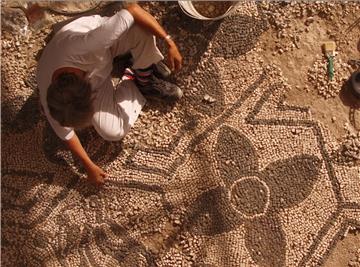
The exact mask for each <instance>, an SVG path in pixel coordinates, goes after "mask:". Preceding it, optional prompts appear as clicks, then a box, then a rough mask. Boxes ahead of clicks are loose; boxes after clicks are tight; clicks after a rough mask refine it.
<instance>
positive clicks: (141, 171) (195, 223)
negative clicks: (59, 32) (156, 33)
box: [1, 5, 360, 266]
mask: <svg viewBox="0 0 360 267" xmlns="http://www.w3.org/2000/svg"><path fill="white" fill-rule="evenodd" d="M174 8H175V7H174ZM170 11H171V8H170ZM168 13H169V14H173V15H170V17H168V18H167V19H170V20H171V19H172V20H177V22H179V23H178V24H177V27H180V32H182V31H183V32H186V33H187V34H186V35H185V34H183V35H182V34H180V35H179V36H178V42H179V44H180V48H181V49H182V51H183V53H184V57H185V58H186V60H187V63H188V64H186V65H185V67H184V70H183V71H182V72H181V73H180V74H179V75H178V77H177V78H176V81H177V83H178V84H179V85H180V86H181V87H182V88H183V89H184V91H185V97H184V99H183V100H181V102H180V103H178V104H177V105H176V107H175V108H174V111H173V112H174V113H173V114H174V115H171V116H173V117H174V118H173V121H176V122H177V123H176V124H175V125H177V126H176V128H173V129H172V131H169V133H168V134H167V135H166V138H162V139H160V140H158V141H157V143H156V145H152V144H150V145H149V144H146V143H142V142H139V143H137V144H135V145H134V146H131V147H130V146H127V145H126V144H127V143H130V139H132V138H133V137H134V136H135V135H136V132H139V131H146V129H147V128H146V125H145V126H144V121H143V120H142V119H141V118H140V121H139V122H138V124H137V125H136V126H135V128H134V129H133V132H132V133H130V134H129V136H128V137H127V138H125V140H124V141H123V142H121V143H108V142H105V141H102V140H101V139H100V138H99V137H97V136H96V134H95V133H94V132H93V131H85V132H84V133H82V134H81V135H80V136H81V139H82V142H83V143H84V146H85V147H86V149H87V150H88V151H89V154H90V156H91V157H92V158H93V159H94V161H95V162H97V163H98V164H99V165H101V166H102V167H103V168H104V169H106V171H107V172H108V174H109V178H108V181H107V183H106V185H105V187H104V188H103V189H102V190H98V189H95V188H93V187H91V186H89V185H88V183H87V182H86V181H85V180H84V179H83V178H84V174H83V173H82V172H81V170H79V167H78V164H77V162H76V161H74V160H73V159H72V157H71V155H69V153H67V152H64V150H63V148H62V147H61V145H60V144H59V142H58V141H56V139H55V136H54V134H53V133H52V131H51V129H50V128H49V126H48V125H47V122H46V120H45V119H44V117H43V116H42V115H40V113H39V112H38V109H37V95H36V93H34V92H31V91H28V93H29V94H30V96H29V97H28V98H27V101H26V102H25V104H22V105H21V107H19V109H20V111H19V113H18V114H17V115H16V116H13V117H11V116H10V115H9V116H7V114H4V117H3V130H2V197H1V198H2V264H3V266H319V265H321V264H322V263H323V262H324V260H325V259H326V256H327V255H328V253H329V252H330V251H331V249H332V248H333V247H334V245H335V244H336V241H337V240H338V239H339V238H340V237H341V236H342V235H343V234H344V233H345V232H346V231H347V230H348V229H349V227H353V226H357V227H360V184H359V182H358V181H359V180H358V177H359V168H353V167H346V166H342V165H338V164H336V163H335V162H333V161H332V159H331V157H330V155H331V152H332V151H335V150H336V149H337V148H338V147H337V144H336V143H335V142H334V140H332V137H331V136H330V135H329V134H328V132H327V131H325V130H324V129H323V127H322V126H321V125H320V124H319V123H318V122H316V121H314V120H313V119H311V115H310V113H309V111H308V110H307V109H306V108H303V107H295V106H289V105H287V104H286V103H284V101H283V95H284V93H285V92H286V90H287V89H288V88H287V85H286V83H285V82H284V81H283V78H282V75H281V73H280V71H279V70H278V69H277V68H276V66H264V65H263V63H262V60H261V58H259V57H258V56H257V45H256V42H257V39H258V37H259V36H260V34H261V33H262V31H264V30H266V23H265V22H264V20H263V19H262V16H261V12H259V11H258V10H257V7H256V5H249V6H247V7H246V8H244V9H241V10H239V11H238V12H237V13H236V14H235V15H233V16H231V17H230V18H228V19H226V20H224V21H223V22H218V23H213V24H200V23H198V24H197V23H192V22H193V21H192V20H189V19H185V18H184V17H181V16H180V17H179V16H178V15H179V14H178V13H177V12H175V11H174V12H168ZM250 14H251V15H250ZM230 26H231V27H230ZM166 27H167V28H168V29H169V31H170V32H171V30H172V28H171V27H175V26H171V25H166ZM204 32H205V33H204ZM10 65H11V64H10ZM30 77H31V76H30ZM29 90H30V89H29ZM204 94H208V95H210V96H211V97H213V98H214V99H215V102H213V103H207V102H206V101H204V100H203V97H204ZM2 103H4V104H5V111H6V107H7V106H6V105H7V99H6V94H5V95H3V97H2ZM20 103H21V101H20ZM15 104H16V103H15ZM145 112H146V111H145ZM169 114H171V112H170V113H162V115H160V116H159V118H158V119H159V120H162V119H163V118H164V117H165V116H170V115H169ZM171 116H170V117H171ZM171 125H172V124H171V120H170V122H166V123H165V125H164V128H166V127H170V126H171ZM157 129H160V130H161V128H157ZM149 131H154V133H156V131H157V130H156V129H155V130H151V129H149ZM19 255H21V256H19Z"/></svg>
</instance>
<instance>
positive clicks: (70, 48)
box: [37, 9, 134, 140]
mask: <svg viewBox="0 0 360 267" xmlns="http://www.w3.org/2000/svg"><path fill="white" fill-rule="evenodd" d="M133 23H134V18H133V17H132V15H131V14H130V13H129V11H127V10H126V9H123V10H121V11H119V12H118V13H116V14H115V15H114V16H112V17H101V16H99V15H94V16H87V17H82V18H79V19H76V20H74V21H72V22H70V23H69V24H67V25H65V26H64V27H63V28H61V29H60V30H59V31H58V32H57V33H56V34H55V36H54V37H53V38H52V40H51V41H50V42H49V43H48V45H47V46H46V47H45V49H44V50H43V53H42V55H41V59H40V60H39V62H38V67H37V83H38V87H39V90H40V101H41V104H42V106H43V108H44V112H45V115H46V117H47V119H48V121H49V123H50V125H51V126H52V128H53V129H54V131H55V133H56V134H57V135H58V136H59V137H60V138H61V139H62V140H69V139H71V138H72V137H73V136H74V129H73V128H70V127H63V126H61V125H60V124H59V122H58V121H56V120H55V119H54V118H52V116H51V115H50V112H49V108H48V104H47V100H46V96H47V89H48V87H49V86H50V84H51V80H52V76H53V73H54V72H55V71H56V70H57V69H60V68H63V67H73V68H78V69H81V70H83V71H85V72H86V73H87V77H88V78H89V80H90V84H91V86H92V88H93V90H101V87H102V85H103V83H104V82H105V81H106V80H107V79H109V76H110V75H111V71H112V60H113V58H112V55H111V53H110V49H109V48H110V47H111V46H112V44H113V43H114V42H115V41H116V40H117V39H118V38H119V36H121V35H122V34H123V33H124V32H125V31H127V30H128V29H129V28H130V27H131V26H132V24H133Z"/></svg>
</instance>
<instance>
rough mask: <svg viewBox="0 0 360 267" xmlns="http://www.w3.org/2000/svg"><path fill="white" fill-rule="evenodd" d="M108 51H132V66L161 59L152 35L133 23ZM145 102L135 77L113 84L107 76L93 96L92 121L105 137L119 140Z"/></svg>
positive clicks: (115, 52) (136, 67) (137, 67)
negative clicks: (94, 96) (134, 79)
mask: <svg viewBox="0 0 360 267" xmlns="http://www.w3.org/2000/svg"><path fill="white" fill-rule="evenodd" d="M110 51H111V54H112V56H113V58H114V57H116V56H119V55H125V54H128V53H131V55H132V57H133V69H144V68H148V67H149V66H151V65H152V64H154V63H157V62H159V61H160V60H162V59H164V57H163V55H162V54H161V52H160V51H159V49H158V48H157V47H156V40H155V36H153V35H152V34H151V33H149V32H147V31H145V30H143V29H141V28H140V27H139V26H137V25H135V24H134V25H133V26H132V27H131V28H130V29H129V30H128V31H127V32H126V33H124V34H123V35H122V36H121V37H120V38H119V39H118V41H117V42H116V43H115V44H114V45H113V46H112V47H111V49H110ZM144 104H145V98H144V97H143V96H142V94H141V93H140V91H139V89H138V88H137V87H136V85H135V83H134V81H132V80H123V81H122V82H121V83H120V84H119V85H118V86H117V87H116V88H115V87H114V86H113V84H112V81H111V77H109V79H108V80H106V81H105V82H104V85H103V86H102V89H101V90H99V92H97V95H96V98H95V100H94V105H95V107H94V108H95V113H94V116H93V118H92V125H93V126H94V128H95V129H96V131H97V132H98V133H99V135H100V136H101V137H102V138H104V139H105V140H108V141H118V140H120V139H122V138H123V137H124V136H125V135H126V134H127V133H128V132H129V130H130V128H131V126H133V125H134V123H135V121H136V119H137V118H138V116H139V114H140V111H141V109H142V107H143V106H144Z"/></svg>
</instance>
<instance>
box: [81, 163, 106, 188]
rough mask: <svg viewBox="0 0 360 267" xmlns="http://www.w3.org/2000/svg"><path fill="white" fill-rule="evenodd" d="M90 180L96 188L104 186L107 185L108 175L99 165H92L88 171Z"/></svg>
mask: <svg viewBox="0 0 360 267" xmlns="http://www.w3.org/2000/svg"><path fill="white" fill-rule="evenodd" d="M86 172H87V175H88V180H89V182H90V183H92V184H94V185H96V186H102V185H103V184H104V183H105V177H106V173H105V172H104V171H103V170H102V169H101V168H100V167H98V166H97V165H95V164H94V165H92V166H90V167H88V168H87V169H86Z"/></svg>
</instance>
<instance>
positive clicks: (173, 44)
mask: <svg viewBox="0 0 360 267" xmlns="http://www.w3.org/2000/svg"><path fill="white" fill-rule="evenodd" d="M164 40H165V42H166V43H167V44H168V46H170V47H171V46H175V42H174V40H173V39H172V37H171V36H170V35H166V36H165V37H164Z"/></svg>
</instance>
